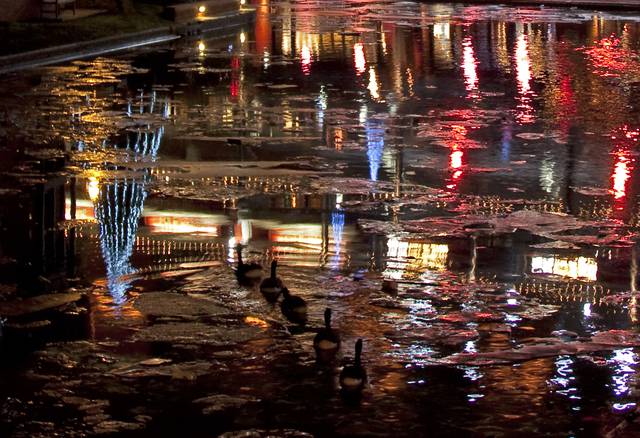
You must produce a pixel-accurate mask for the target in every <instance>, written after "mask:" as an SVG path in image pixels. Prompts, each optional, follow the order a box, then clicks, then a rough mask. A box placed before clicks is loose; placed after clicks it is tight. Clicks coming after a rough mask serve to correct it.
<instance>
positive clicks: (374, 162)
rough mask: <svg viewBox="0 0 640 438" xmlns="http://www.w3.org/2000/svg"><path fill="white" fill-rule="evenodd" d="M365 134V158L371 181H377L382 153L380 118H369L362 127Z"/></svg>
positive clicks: (382, 139)
mask: <svg viewBox="0 0 640 438" xmlns="http://www.w3.org/2000/svg"><path fill="white" fill-rule="evenodd" d="M364 130H365V133H366V135H367V159H368V160H369V175H370V177H371V181H378V171H379V170H380V162H381V160H382V155H383V154H384V126H383V124H382V122H381V121H380V120H377V119H369V120H367V122H366V123H365V127H364Z"/></svg>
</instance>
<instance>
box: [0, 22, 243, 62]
mask: <svg viewBox="0 0 640 438" xmlns="http://www.w3.org/2000/svg"><path fill="white" fill-rule="evenodd" d="M253 21H255V10H254V9H245V10H242V11H240V12H237V13H231V14H225V15H220V16H218V17H213V18H210V19H207V20H203V21H198V22H191V23H184V24H176V25H175V26H166V27H159V28H155V29H149V30H146V31H143V32H135V33H129V34H124V35H117V36H114V37H105V38H99V39H95V40H90V41H82V42H78V43H73V44H65V45H62V46H55V47H48V48H46V49H38V50H32V51H29V52H24V53H17V54H14V55H7V56H2V57H0V74H3V73H11V72H16V71H20V70H27V69H30V68H35V67H41V66H45V65H51V64H57V63H61V62H67V61H72V60H75V59H82V58H88V57H92V56H99V55H103V54H106V53H113V52H119V51H123V50H128V49H132V48H135V47H141V46H147V45H151V44H160V43H165V42H169V41H173V40H176V39H179V38H181V37H182V36H188V35H199V34H204V35H207V36H211V35H213V36H216V35H217V34H219V35H220V36H223V35H227V34H228V33H229V32H230V31H231V30H233V29H235V28H238V27H240V26H243V25H247V24H249V23H252V22H253Z"/></svg>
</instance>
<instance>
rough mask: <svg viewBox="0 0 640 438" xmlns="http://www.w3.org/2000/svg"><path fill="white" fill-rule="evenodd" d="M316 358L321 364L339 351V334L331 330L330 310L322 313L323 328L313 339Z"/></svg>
mask: <svg viewBox="0 0 640 438" xmlns="http://www.w3.org/2000/svg"><path fill="white" fill-rule="evenodd" d="M313 348H314V349H315V350H316V358H318V360H319V361H322V362H329V361H331V360H332V359H333V358H334V356H335V355H336V353H337V352H338V350H339V349H340V333H338V331H337V330H334V329H332V328H331V309H329V308H328V307H327V309H326V310H325V311H324V328H323V329H322V330H320V331H319V332H318V334H317V335H316V337H315V338H314V339H313Z"/></svg>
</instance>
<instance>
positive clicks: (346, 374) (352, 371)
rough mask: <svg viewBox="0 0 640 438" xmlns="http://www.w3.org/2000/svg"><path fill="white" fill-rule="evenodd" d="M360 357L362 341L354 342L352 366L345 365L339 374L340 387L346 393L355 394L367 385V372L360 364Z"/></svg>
mask: <svg viewBox="0 0 640 438" xmlns="http://www.w3.org/2000/svg"><path fill="white" fill-rule="evenodd" d="M361 356H362V339H358V341H357V342H356V357H355V359H354V361H353V365H347V366H345V367H344V368H343V369H342V372H341V373H340V387H341V388H342V390H343V391H344V392H346V393H355V392H360V391H362V388H364V385H365V384H366V383H367V371H366V370H365V369H364V367H363V366H362V363H361Z"/></svg>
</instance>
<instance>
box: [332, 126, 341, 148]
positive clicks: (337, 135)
mask: <svg viewBox="0 0 640 438" xmlns="http://www.w3.org/2000/svg"><path fill="white" fill-rule="evenodd" d="M343 140H344V132H343V131H342V128H336V130H335V132H334V134H333V143H334V145H335V148H336V150H337V151H341V150H342V142H343Z"/></svg>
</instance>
